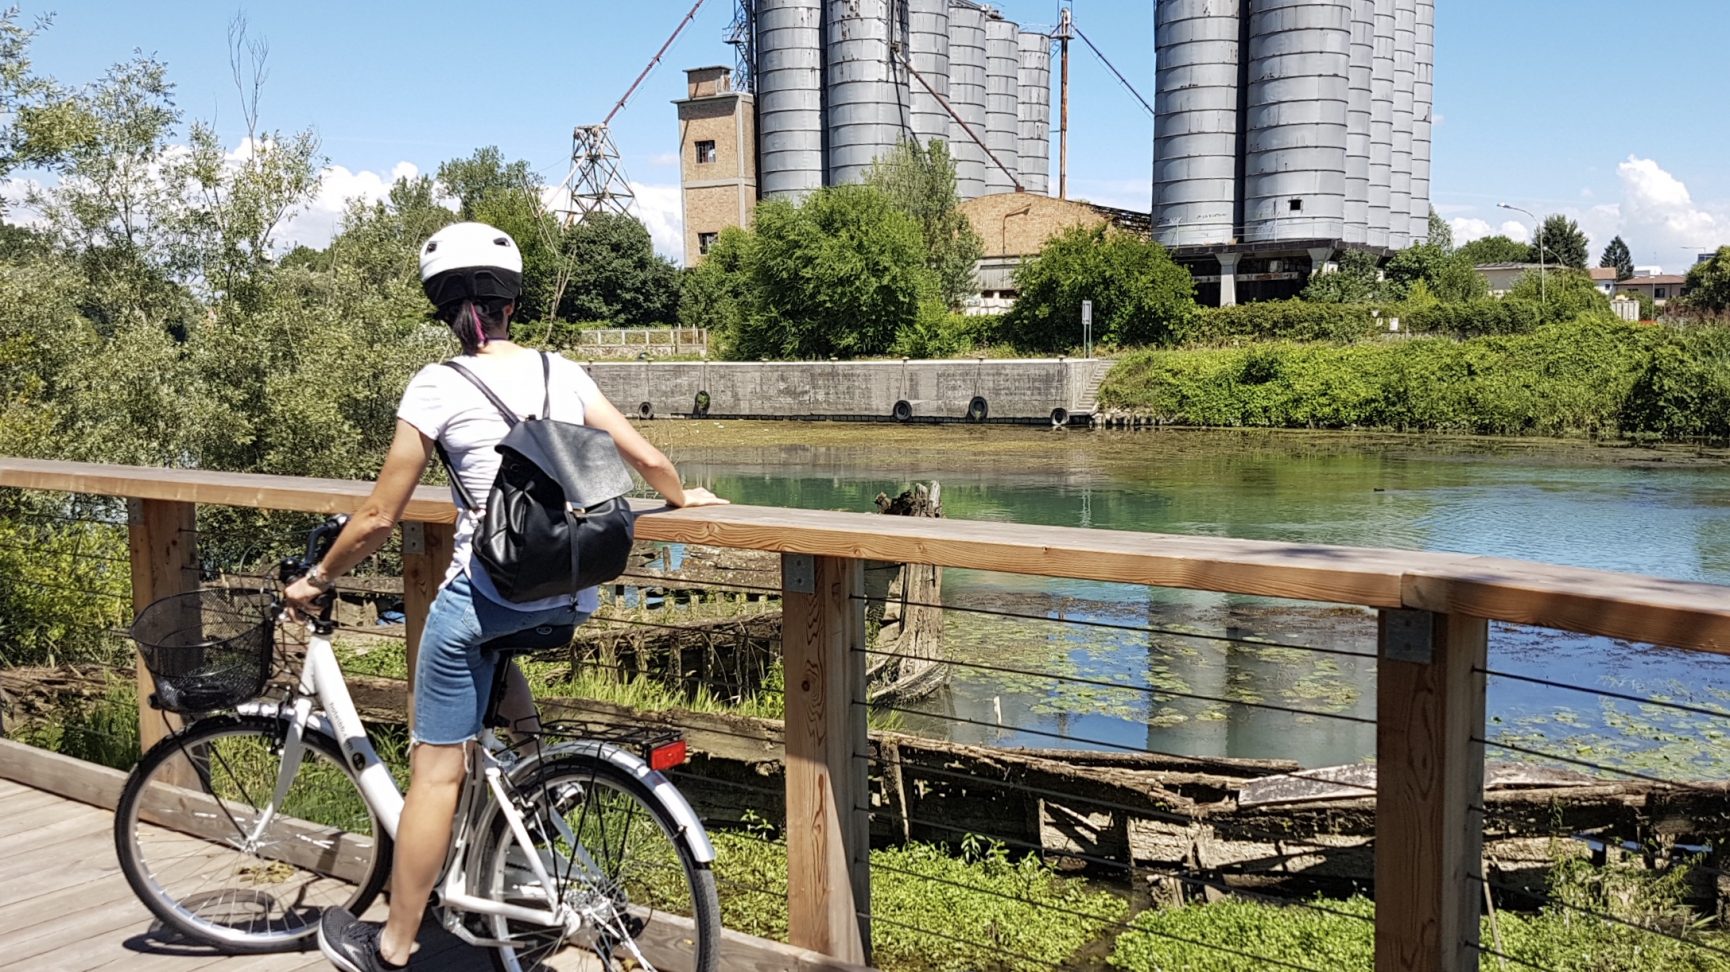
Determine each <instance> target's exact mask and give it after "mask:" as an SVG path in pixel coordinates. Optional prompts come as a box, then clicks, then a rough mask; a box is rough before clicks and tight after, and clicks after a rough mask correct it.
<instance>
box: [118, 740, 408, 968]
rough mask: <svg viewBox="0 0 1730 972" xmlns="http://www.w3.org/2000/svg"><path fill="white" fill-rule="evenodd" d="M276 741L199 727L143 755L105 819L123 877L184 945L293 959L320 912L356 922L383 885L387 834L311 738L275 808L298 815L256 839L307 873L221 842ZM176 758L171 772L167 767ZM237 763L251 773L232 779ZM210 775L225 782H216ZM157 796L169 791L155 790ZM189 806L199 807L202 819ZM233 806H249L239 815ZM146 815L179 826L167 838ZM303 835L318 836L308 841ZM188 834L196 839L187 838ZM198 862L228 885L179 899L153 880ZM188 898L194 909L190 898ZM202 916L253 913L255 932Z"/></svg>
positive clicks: (338, 765)
mask: <svg viewBox="0 0 1730 972" xmlns="http://www.w3.org/2000/svg"><path fill="white" fill-rule="evenodd" d="M286 732H287V723H286V722H285V721H284V720H281V719H272V718H266V717H262V716H232V715H229V716H214V717H211V718H207V719H200V720H199V721H197V722H195V723H193V724H192V725H190V726H188V727H186V728H185V729H183V730H182V731H180V732H178V733H176V734H175V735H172V736H169V737H168V738H166V739H163V740H162V741H161V742H158V743H157V744H156V745H155V746H152V747H151V749H150V751H149V752H148V753H145V754H144V758H143V759H141V760H139V762H138V765H137V766H136V767H134V768H133V770H132V773H131V775H129V776H128V777H127V779H126V786H125V788H124V789H123V790H122V791H121V794H120V802H119V804H118V805H117V806H116V807H115V811H114V849H115V853H116V854H117V855H118V857H119V859H120V870H121V873H123V874H125V875H126V881H127V883H128V884H129V885H131V886H132V891H133V893H134V894H136V895H137V896H138V899H139V900H140V901H142V902H143V903H144V905H145V907H147V908H149V909H150V911H151V913H152V914H154V915H155V916H156V917H157V918H158V919H160V920H161V921H162V922H163V924H165V925H167V926H168V927H170V928H172V929H174V930H175V931H176V932H179V933H180V934H181V935H184V936H186V937H187V938H189V939H191V940H193V941H197V942H201V943H204V944H208V945H212V946H215V947H217V948H219V949H222V950H225V951H229V952H235V953H248V954H250V953H261V952H277V951H290V950H294V949H298V948H301V947H303V946H304V945H305V943H306V942H307V941H308V940H309V939H310V938H311V937H312V935H313V934H314V933H315V932H316V931H317V930H318V918H319V915H321V914H322V913H323V910H324V908H327V907H331V906H333V905H334V906H341V907H345V908H348V909H349V910H350V911H352V912H354V913H355V914H360V913H361V912H363V911H365V910H366V909H367V907H368V906H369V905H371V903H372V901H373V899H374V898H376V897H377V896H378V893H379V891H380V889H381V888H383V886H384V882H385V878H386V877H387V876H388V874H389V872H390V861H391V849H392V845H391V839H390V835H389V834H388V833H386V832H385V830H384V827H383V826H382V825H381V824H380V822H379V820H378V816H377V814H375V813H373V811H372V809H371V808H370V807H367V806H366V801H365V799H364V798H363V796H362V794H361V791H360V787H359V781H358V779H357V777H356V775H355V772H354V770H353V769H352V768H351V767H349V765H348V763H347V761H346V760H344V758H343V755H342V750H341V748H340V747H338V746H337V744H336V741H335V740H333V739H331V738H330V737H329V736H327V735H325V734H323V733H321V732H317V731H315V730H312V729H308V730H307V731H306V733H305V735H304V736H303V737H302V738H303V742H304V744H305V753H304V755H303V756H302V760H301V765H300V768H299V770H298V771H297V772H296V774H295V778H294V780H293V781H291V786H290V790H289V793H288V795H287V798H286V799H285V800H284V806H285V807H289V806H293V807H295V808H296V809H295V814H296V815H284V816H281V817H278V818H276V823H279V824H280V825H281V826H280V827H273V829H271V830H269V831H267V833H266V834H265V835H264V836H265V838H266V843H267V845H268V844H269V843H270V842H271V841H272V840H275V841H278V842H279V843H278V846H281V847H284V848H286V851H285V853H286V854H287V855H289V856H290V857H293V858H295V859H297V860H298V861H302V862H305V864H302V863H296V862H295V861H293V860H285V859H284V857H283V855H280V854H279V855H274V856H265V855H264V854H261V853H255V852H250V851H246V850H244V849H242V848H238V847H236V846H234V844H233V842H232V841H233V838H232V837H229V836H227V835H229V834H234V835H238V834H241V833H242V832H243V831H242V826H243V824H242V821H243V820H244V819H245V813H246V810H248V809H252V810H256V809H257V805H256V802H254V801H252V799H251V796H252V795H254V794H255V793H256V792H257V791H256V789H254V790H253V791H251V792H249V791H248V789H247V788H246V786H245V785H244V783H245V781H247V780H251V781H252V782H253V784H254V786H255V787H257V786H261V785H263V784H262V780H263V779H264V778H265V777H264V772H265V770H266V768H267V767H269V766H270V764H271V761H272V760H274V761H275V762H274V765H275V766H276V767H280V766H281V750H280V741H281V740H282V739H283V738H284V737H285V735H286ZM224 739H227V740H232V741H235V742H236V745H234V746H232V747H220V748H219V747H218V744H219V743H220V742H221V741H222V740H224ZM225 749H226V750H227V752H226V753H225V752H224V750H225ZM183 753H197V754H199V755H198V757H197V758H198V759H200V760H203V761H204V764H203V767H202V769H200V767H199V766H198V765H196V764H195V763H194V762H193V759H194V757H192V756H183V755H182V754H183ZM176 758H179V761H178V763H176V764H173V765H170V761H171V760H176ZM242 761H246V762H248V763H249V766H248V767H247V768H246V769H242V770H240V771H238V772H237V771H236V769H235V767H236V766H237V765H238V764H240V763H241V762H242ZM165 766H168V767H169V768H168V773H170V774H174V775H165V776H162V777H161V778H158V771H161V770H163V769H164V767H165ZM248 770H252V771H254V772H249V771H248ZM268 774H269V779H270V785H269V786H265V787H264V790H265V797H264V799H265V800H266V801H268V800H269V799H270V792H271V791H272V790H273V789H274V784H275V776H276V771H275V769H269V770H268ZM219 775H220V776H222V777H223V779H221V780H219V779H218V776H219ZM188 777H192V778H193V779H194V781H195V782H196V784H197V789H193V788H191V787H188V786H186V785H185V783H184V782H176V781H177V780H179V781H184V780H186V779H187V778H188ZM337 780H343V781H346V784H347V787H349V788H352V790H353V793H352V800H351V799H346V798H345V796H346V794H345V793H344V791H343V789H342V784H340V783H336V782H335V781H337ZM303 781H305V784H306V785H305V786H304V787H303V786H302V782H303ZM333 784H334V786H333ZM157 786H162V787H166V788H168V789H161V790H158V789H157V788H156V787H157ZM147 790H148V791H149V792H151V793H152V794H153V798H161V799H165V800H171V801H173V803H172V805H171V807H170V808H168V809H169V810H171V813H165V812H163V810H161V809H152V806H151V804H150V803H147V802H146V801H145V794H146V792H147ZM231 791H237V792H238V796H230V795H226V794H227V793H229V792H231ZM190 801H201V802H202V803H203V804H204V806H203V809H202V810H200V809H199V806H198V804H197V803H195V802H190ZM243 802H244V803H245V804H247V805H246V806H243V805H242V804H243ZM357 804H358V807H357ZM158 806H160V805H158ZM150 817H155V818H157V819H159V820H161V821H163V822H167V821H168V820H169V819H170V818H173V819H176V820H178V821H180V822H181V827H180V829H177V830H175V829H170V828H169V827H166V826H161V825H159V824H158V823H153V822H151V821H150V820H149V819H147V818H150ZM363 821H364V824H365V825H367V826H369V827H370V828H371V833H370V834H367V835H364V836H360V837H355V836H354V834H355V830H353V829H349V828H353V827H358V826H359V825H360V824H361V823H362V822H363ZM309 825H310V826H314V827H316V828H317V829H316V830H313V831H309V830H308V829H307V828H308V826H309ZM336 827H341V828H343V829H341V831H340V833H341V834H342V835H343V836H342V837H341V838H340V839H337V840H332V839H331V838H332V835H333V833H334V832H335V828H336ZM188 828H199V829H201V830H202V831H203V832H202V833H193V832H191V830H190V829H188ZM147 838H148V839H147ZM284 838H286V839H284ZM242 839H243V840H244V838H242ZM147 845H148V846H149V847H151V848H155V847H158V846H160V847H164V848H171V849H173V850H178V851H183V852H184V853H182V856H181V857H178V858H167V859H165V860H160V861H159V860H157V856H158V855H157V854H155V853H154V851H153V850H147ZM225 852H226V853H225ZM199 858H202V859H204V860H206V861H208V862H209V863H210V864H212V865H215V866H216V869H217V870H221V868H222V866H223V865H224V864H228V865H232V866H231V867H230V868H229V871H230V881H229V882H228V883H230V884H232V885H233V887H229V888H223V887H221V886H218V887H216V888H215V890H214V891H213V890H212V888H211V882H212V881H214V880H216V879H215V878H205V879H204V880H203V881H201V882H199V883H198V884H197V886H196V894H195V895H179V894H177V893H175V892H174V891H172V890H170V889H169V888H168V887H167V886H165V884H164V881H163V877H164V875H165V874H166V873H167V870H168V868H169V867H173V866H175V865H177V864H178V863H180V862H183V861H192V862H193V863H194V865H195V866H196V865H197V864H198V859H199ZM225 858H226V860H225ZM314 867H322V868H324V869H325V870H326V871H327V872H329V873H319V872H317V871H314V870H312V869H311V868H314ZM290 872H294V873H304V874H306V875H308V878H307V880H305V881H304V882H300V883H298V885H297V886H296V887H295V888H294V894H293V895H292V896H283V895H281V894H279V893H277V892H280V891H283V890H287V889H288V887H289V884H290V881H291V879H292V877H293V876H294V873H290ZM194 897H196V898H197V899H198V900H196V901H194V900H191V899H192V898H194ZM314 899H318V900H321V901H322V903H314V904H311V905H309V904H308V901H309V900H314ZM290 900H292V902H293V903H292V904H289V901H290ZM278 904H281V905H282V907H281V915H282V920H281V922H280V927H276V922H275V920H274V918H273V917H272V915H273V910H274V906H275V905H278ZM212 907H214V908H218V909H225V910H224V911H221V912H217V915H223V914H227V915H230V916H232V917H235V918H243V917H245V916H246V915H247V914H248V913H250V914H252V915H253V916H254V918H255V920H256V918H257V917H258V916H259V915H262V916H263V922H264V926H263V928H262V929H260V930H251V929H250V928H249V927H248V926H243V925H236V924H235V923H233V922H232V921H227V920H223V919H222V918H220V917H216V916H213V915H212V914H210V913H209V911H208V909H209V908H212Z"/></svg>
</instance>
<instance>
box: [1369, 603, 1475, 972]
mask: <svg viewBox="0 0 1730 972" xmlns="http://www.w3.org/2000/svg"><path fill="white" fill-rule="evenodd" d="M1380 622H1381V623H1380V629H1379V635H1380V639H1379V640H1380V649H1379V653H1378V660H1377V663H1376V664H1377V672H1376V777H1377V782H1376V969H1377V970H1378V972H1462V970H1468V969H1476V968H1477V967H1478V952H1477V947H1476V946H1477V943H1478V916H1479V907H1478V901H1479V897H1480V895H1481V892H1480V890H1479V887H1478V884H1479V882H1478V877H1477V876H1478V875H1480V874H1481V873H1482V858H1483V818H1482V813H1481V811H1479V810H1477V809H1474V808H1477V807H1481V806H1482V805H1483V801H1484V747H1483V744H1482V743H1480V742H1474V741H1473V740H1474V739H1481V738H1483V733H1484V675H1483V668H1484V665H1485V660H1486V654H1487V647H1488V643H1489V626H1488V622H1486V621H1484V620H1483V619H1481V618H1471V617H1466V616H1464V615H1458V614H1433V613H1431V612H1428V611H1406V610H1389V611H1383V612H1381V619H1380Z"/></svg>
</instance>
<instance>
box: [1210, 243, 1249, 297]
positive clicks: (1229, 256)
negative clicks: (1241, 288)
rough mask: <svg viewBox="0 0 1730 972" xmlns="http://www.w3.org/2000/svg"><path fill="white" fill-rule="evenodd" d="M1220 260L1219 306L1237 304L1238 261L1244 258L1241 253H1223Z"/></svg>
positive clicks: (1218, 257) (1219, 257) (1218, 258)
mask: <svg viewBox="0 0 1730 972" xmlns="http://www.w3.org/2000/svg"><path fill="white" fill-rule="evenodd" d="M1216 259H1217V260H1219V306H1221V307H1236V306H1237V262H1238V261H1239V260H1241V259H1243V254H1241V253H1221V254H1219V255H1218V256H1217V257H1216Z"/></svg>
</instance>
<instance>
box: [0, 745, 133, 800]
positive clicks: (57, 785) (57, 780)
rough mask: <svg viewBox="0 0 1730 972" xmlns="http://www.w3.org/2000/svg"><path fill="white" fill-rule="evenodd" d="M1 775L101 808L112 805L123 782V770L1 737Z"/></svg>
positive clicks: (124, 783) (118, 796) (117, 798)
mask: <svg viewBox="0 0 1730 972" xmlns="http://www.w3.org/2000/svg"><path fill="white" fill-rule="evenodd" d="M0 777H4V778H5V779H8V780H12V781H13V782H15V783H21V784H23V785H25V786H29V787H34V788H36V789H38V790H42V791H45V792H48V793H56V794H59V795H60V796H63V797H66V798H67V799H69V800H76V801H78V802H79V803H87V804H90V805H91V806H95V807H101V808H102V809H104V810H112V809H114V806H115V804H117V803H119V802H120V790H121V788H122V787H123V786H125V785H126V774H125V773H122V772H120V771H119V770H117V769H110V768H109V767H107V766H98V765H96V764H95V763H87V762H85V761H84V760H81V759H73V758H72V757H70V756H62V755H61V754H59V753H51V752H49V751H48V750H46V749H37V748H36V747H35V746H26V745H24V744H23V743H21V742H17V741H16V740H12V739H0Z"/></svg>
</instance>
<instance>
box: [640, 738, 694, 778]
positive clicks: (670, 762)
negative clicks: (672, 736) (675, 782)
mask: <svg viewBox="0 0 1730 972" xmlns="http://www.w3.org/2000/svg"><path fill="white" fill-rule="evenodd" d="M685 756H686V753H685V741H684V740H683V739H681V740H679V741H678V742H670V743H664V744H662V745H660V746H656V747H655V748H654V749H651V750H649V768H650V769H652V770H655V771H657V772H659V771H661V770H670V769H672V768H673V767H675V766H678V765H680V764H682V763H684V762H685Z"/></svg>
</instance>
